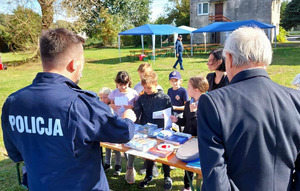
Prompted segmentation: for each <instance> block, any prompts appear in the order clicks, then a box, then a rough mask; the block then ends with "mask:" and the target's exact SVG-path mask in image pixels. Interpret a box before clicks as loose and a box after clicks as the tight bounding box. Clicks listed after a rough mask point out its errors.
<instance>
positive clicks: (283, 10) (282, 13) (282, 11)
mask: <svg viewBox="0 0 300 191" xmlns="http://www.w3.org/2000/svg"><path fill="white" fill-rule="evenodd" d="M288 3H289V2H288V1H282V2H281V5H280V25H282V21H283V19H284V16H285V14H284V13H285V9H286V5H287V4H288Z"/></svg>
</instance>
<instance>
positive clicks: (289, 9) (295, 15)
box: [282, 0, 300, 30]
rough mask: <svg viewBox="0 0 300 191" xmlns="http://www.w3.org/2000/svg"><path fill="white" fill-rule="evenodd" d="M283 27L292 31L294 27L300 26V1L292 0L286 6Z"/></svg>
mask: <svg viewBox="0 0 300 191" xmlns="http://www.w3.org/2000/svg"><path fill="white" fill-rule="evenodd" d="M284 15H285V16H284V18H283V20H282V27H283V28H284V29H285V30H290V29H291V28H292V27H295V26H297V25H300V0H292V1H291V2H289V3H288V4H287V5H286V8H285V12H284Z"/></svg>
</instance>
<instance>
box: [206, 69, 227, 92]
mask: <svg viewBox="0 0 300 191" xmlns="http://www.w3.org/2000/svg"><path fill="white" fill-rule="evenodd" d="M215 77H216V73H215V72H212V73H209V74H207V76H206V79H207V81H208V84H209V88H208V91H209V92H210V91H212V90H215V89H218V88H221V87H224V86H227V85H228V84H229V81H228V78H227V75H223V76H222V78H221V80H220V82H219V83H218V84H216V83H215Z"/></svg>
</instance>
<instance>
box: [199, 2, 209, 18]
mask: <svg viewBox="0 0 300 191" xmlns="http://www.w3.org/2000/svg"><path fill="white" fill-rule="evenodd" d="M208 12H209V4H208V3H199V4H198V15H208Z"/></svg>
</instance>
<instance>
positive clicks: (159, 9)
mask: <svg viewBox="0 0 300 191" xmlns="http://www.w3.org/2000/svg"><path fill="white" fill-rule="evenodd" d="M20 1H26V0H20ZM26 2H27V3H28V2H29V4H27V6H28V8H32V7H35V8H34V9H35V11H37V12H38V13H40V12H41V10H40V7H39V5H38V3H37V1H26ZM167 3H168V0H153V3H152V5H151V13H152V14H151V16H150V21H155V20H156V19H157V18H158V17H159V16H160V15H162V14H163V12H164V6H165V5H166V4H167ZM14 8H15V6H13V4H10V5H5V4H2V5H1V6H0V13H10V12H11V11H12V9H14Z"/></svg>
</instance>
